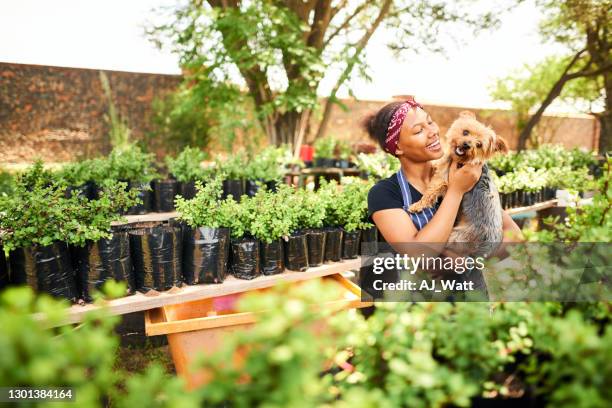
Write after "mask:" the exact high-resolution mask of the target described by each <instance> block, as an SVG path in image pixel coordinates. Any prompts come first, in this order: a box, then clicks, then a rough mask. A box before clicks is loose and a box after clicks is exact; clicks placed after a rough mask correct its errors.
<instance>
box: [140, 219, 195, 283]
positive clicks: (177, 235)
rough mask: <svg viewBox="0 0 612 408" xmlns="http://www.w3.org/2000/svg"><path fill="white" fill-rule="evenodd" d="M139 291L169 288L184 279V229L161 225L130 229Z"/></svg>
mask: <svg viewBox="0 0 612 408" xmlns="http://www.w3.org/2000/svg"><path fill="white" fill-rule="evenodd" d="M129 237H130V253H131V256H132V262H133V265H134V284H135V287H136V290H139V291H141V292H145V293H146V292H148V291H150V290H152V289H154V290H157V291H163V290H168V289H170V288H172V287H173V286H180V284H181V282H182V279H181V278H182V270H181V263H182V244H183V240H182V231H181V229H180V228H179V227H177V226H158V227H153V228H139V229H134V230H131V231H129Z"/></svg>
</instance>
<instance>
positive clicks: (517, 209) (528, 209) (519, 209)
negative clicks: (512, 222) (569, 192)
mask: <svg viewBox="0 0 612 408" xmlns="http://www.w3.org/2000/svg"><path fill="white" fill-rule="evenodd" d="M556 206H557V199H554V200H548V201H543V202H541V203H537V204H534V205H529V206H527V207H515V208H509V209H507V210H505V211H506V212H507V213H508V214H509V215H517V214H524V213H527V212H531V211H541V210H545V209H547V208H552V207H556Z"/></svg>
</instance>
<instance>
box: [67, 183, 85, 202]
mask: <svg viewBox="0 0 612 408" xmlns="http://www.w3.org/2000/svg"><path fill="white" fill-rule="evenodd" d="M91 189H92V185H91V184H90V183H85V184H81V185H80V186H68V187H66V191H65V193H64V196H65V197H66V198H70V197H72V196H73V195H75V194H76V195H77V196H80V197H83V198H87V199H88V200H90V199H91V198H90V197H91V195H92V192H91Z"/></svg>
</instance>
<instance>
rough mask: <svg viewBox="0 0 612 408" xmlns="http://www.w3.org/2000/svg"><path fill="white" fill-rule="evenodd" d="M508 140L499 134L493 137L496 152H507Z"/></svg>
mask: <svg viewBox="0 0 612 408" xmlns="http://www.w3.org/2000/svg"><path fill="white" fill-rule="evenodd" d="M508 150H509V149H508V142H506V139H504V138H503V137H501V136H499V135H498V136H497V137H496V138H495V152H496V153H508Z"/></svg>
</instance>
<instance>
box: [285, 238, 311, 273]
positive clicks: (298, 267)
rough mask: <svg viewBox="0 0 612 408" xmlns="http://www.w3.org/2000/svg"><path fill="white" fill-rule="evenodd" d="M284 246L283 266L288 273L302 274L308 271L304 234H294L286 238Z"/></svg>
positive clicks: (306, 246)
mask: <svg viewBox="0 0 612 408" xmlns="http://www.w3.org/2000/svg"><path fill="white" fill-rule="evenodd" d="M284 245H285V266H286V267H287V269H289V270H290V271H299V272H303V271H305V270H306V269H308V244H307V241H306V234H304V233H295V234H291V235H290V236H289V237H287V240H286V241H284Z"/></svg>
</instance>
